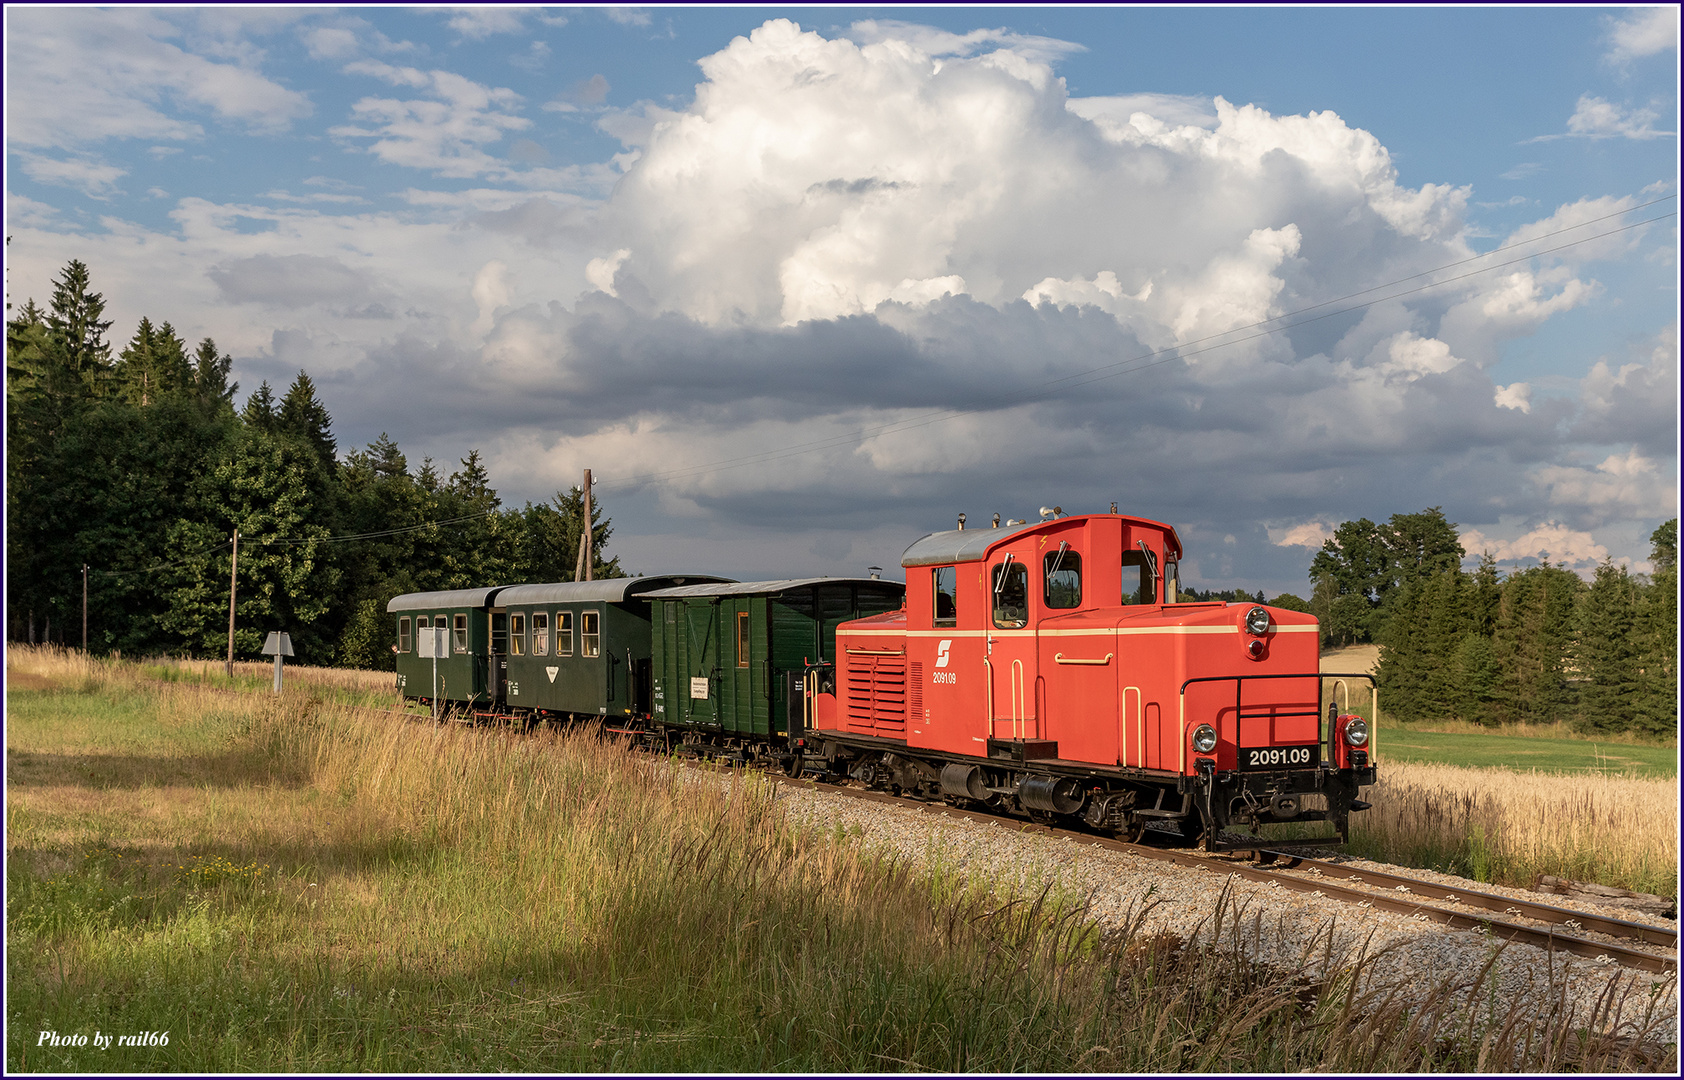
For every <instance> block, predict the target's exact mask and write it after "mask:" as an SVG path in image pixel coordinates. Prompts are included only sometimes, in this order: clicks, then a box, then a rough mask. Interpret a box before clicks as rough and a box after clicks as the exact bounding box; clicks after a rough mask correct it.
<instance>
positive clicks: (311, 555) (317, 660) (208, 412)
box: [6, 261, 624, 668]
mask: <svg viewBox="0 0 1684 1080" xmlns="http://www.w3.org/2000/svg"><path fill="white" fill-rule="evenodd" d="M104 312H105V300H104V297H103V296H102V295H101V294H100V293H98V292H95V291H94V290H93V288H92V286H91V284H90V280H89V272H88V268H87V267H86V266H85V265H83V264H82V263H81V262H77V261H73V262H71V263H69V264H68V265H67V266H66V267H65V268H64V270H63V271H62V272H61V273H60V275H59V276H58V278H57V279H55V281H54V282H53V291H52V296H51V298H50V301H49V303H48V305H47V307H46V308H45V309H43V308H41V307H40V306H38V305H37V304H36V303H35V301H34V300H33V299H31V300H30V301H29V302H28V303H26V304H25V305H24V306H23V307H22V308H21V309H20V310H19V311H18V312H17V314H16V315H15V317H12V318H9V319H8V320H7V322H6V428H7V454H6V511H7V522H8V525H7V531H6V557H7V569H8V573H7V575H6V608H7V615H8V618H7V626H6V635H7V637H8V638H9V639H10V640H14V641H53V642H60V643H64V644H71V645H79V644H80V643H81V640H82V610H83V608H82V603H83V599H82V598H83V580H84V577H83V568H84V566H86V567H87V573H86V588H87V611H88V647H89V649H90V650H92V651H99V652H110V651H113V650H121V651H123V652H126V653H130V654H138V655H156V654H171V655H181V654H185V655H189V656H198V657H218V656H222V655H225V653H226V650H227V642H228V592H229V584H230V575H231V573H232V572H233V566H232V564H233V562H234V561H235V558H236V552H235V548H234V532H235V530H238V531H239V547H238V553H237V559H238V583H237V589H236V594H237V604H236V612H235V616H236V617H235V624H236V631H235V640H234V650H235V655H236V656H237V657H243V658H253V657H256V656H257V655H258V653H259V650H260V649H261V647H262V643H263V641H264V638H265V636H266V635H267V633H268V632H269V631H270V630H286V631H287V632H289V633H290V634H291V635H292V641H293V648H294V649H295V650H296V652H297V655H298V657H299V659H300V660H301V661H303V662H306V663H312V664H328V665H339V666H345V667H364V668H370V667H385V668H390V667H391V666H392V655H391V652H390V645H391V638H392V629H391V627H390V625H388V619H387V616H386V611H385V605H386V602H387V600H389V599H390V598H391V597H393V596H396V595H398V594H400V593H406V592H422V591H432V590H438V589H455V588H470V587H476V586H484V585H490V584H499V583H516V582H527V581H570V580H572V579H573V577H574V573H575V564H576V560H577V556H578V550H579V540H580V537H581V534H582V532H583V525H582V515H583V496H582V493H581V492H580V490H579V489H578V488H572V489H570V490H568V491H562V492H557V493H556V495H555V497H554V498H553V499H551V500H550V501H549V502H547V503H543V504H539V505H533V504H532V503H530V502H528V503H526V504H525V505H524V506H522V507H520V508H518V509H515V508H505V507H504V506H503V505H502V500H501V499H500V498H499V497H498V494H497V491H496V489H495V488H493V487H492V486H491V483H490V477H489V476H488V475H487V472H486V469H485V466H484V464H483V462H481V460H480V455H479V452H478V451H477V450H472V451H470V452H469V453H468V455H467V457H465V458H462V459H461V468H460V469H457V470H455V471H452V472H451V473H450V474H449V475H442V474H441V472H440V471H439V469H438V468H437V467H436V466H435V465H434V463H433V460H432V459H431V458H426V459H424V460H423V461H422V462H421V465H420V467H419V468H414V469H412V468H411V467H410V465H409V462H408V459H407V458H406V457H405V455H404V453H403V452H402V450H401V449H400V448H399V447H398V444H397V443H396V442H394V441H393V440H392V439H390V438H389V437H388V436H386V435H385V434H382V435H381V436H380V438H379V439H378V440H376V441H375V442H373V443H370V444H369V445H368V446H367V447H365V448H363V449H361V450H355V451H351V452H349V453H346V454H344V455H343V456H341V455H340V453H339V448H338V446H337V443H336V440H335V439H334V435H333V423H332V417H331V416H330V415H329V413H328V410H327V408H326V407H325V406H324V405H323V404H322V402H321V400H320V398H319V397H318V396H317V393H316V388H315V385H314V383H313V382H312V381H311V379H310V376H309V375H308V374H307V373H305V372H304V371H300V372H299V373H298V377H297V378H296V379H294V380H293V382H292V385H291V386H290V387H289V388H288V389H287V391H286V393H285V394H284V395H283V396H281V397H280V398H276V396H275V394H274V391H273V390H272V389H271V387H270V386H269V384H268V383H267V382H265V383H263V384H262V385H261V386H259V387H258V389H257V390H256V391H255V392H254V393H252V394H250V395H249V396H248V397H247V399H246V400H245V402H244V404H243V407H242V408H240V409H238V410H236V408H235V405H234V398H235V395H236V393H237V392H238V390H239V385H238V384H237V383H234V382H230V381H229V374H230V371H231V368H232V364H233V361H232V358H231V357H229V356H227V355H225V354H223V353H222V352H221V350H220V349H219V348H218V347H217V345H216V342H215V341H213V340H212V339H210V338H208V337H207V338H205V339H204V340H203V341H201V342H199V344H198V345H197V347H190V346H189V345H188V344H187V342H185V341H183V340H182V339H181V337H180V336H179V334H178V333H177V332H176V331H175V329H174V328H173V327H172V326H171V325H170V323H168V322H160V323H154V322H153V320H152V319H151V318H150V317H147V318H142V319H141V320H140V324H139V325H138V326H137V327H136V329H135V331H134V335H133V336H132V337H131V338H130V339H129V341H128V343H127V345H125V346H124V347H123V348H122V349H121V350H118V351H116V352H115V354H113V345H112V343H111V342H110V340H109V339H108V338H107V336H106V335H107V333H108V331H109V330H110V328H111V321H110V320H108V319H106V318H105V317H104ZM591 522H592V526H591V532H592V545H591V549H592V552H593V576H595V577H615V576H622V575H623V574H624V571H623V570H622V568H621V567H620V564H619V560H618V559H617V558H612V559H604V558H603V556H602V552H603V549H604V548H605V547H606V545H607V543H608V540H609V537H610V535H611V534H612V532H613V528H612V525H611V524H610V522H609V521H608V519H607V518H605V517H604V516H603V515H602V512H601V508H600V505H595V504H593V506H592V516H591Z"/></svg>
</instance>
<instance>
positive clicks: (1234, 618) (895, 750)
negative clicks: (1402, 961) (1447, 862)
mask: <svg viewBox="0 0 1684 1080" xmlns="http://www.w3.org/2000/svg"><path fill="white" fill-rule="evenodd" d="M1044 517H1046V518H1047V519H1046V520H1043V521H1040V522H1035V523H1024V522H1016V523H1008V524H1007V526H1006V527H1003V528H1002V527H998V526H996V527H994V528H982V529H966V528H965V527H964V519H963V518H961V519H960V521H959V528H958V529H956V530H954V531H951V532H939V533H932V534H930V535H928V536H925V537H923V538H922V539H920V540H918V541H917V542H915V543H914V544H913V545H912V546H911V547H909V548H907V549H906V552H905V554H904V555H903V556H902V558H901V565H902V566H904V567H905V568H906V604H905V607H904V608H902V609H901V610H899V611H893V612H889V613H886V614H882V615H875V616H870V617H867V618H862V619H857V620H854V621H851V622H845V623H843V624H842V625H841V626H839V627H838V628H837V631H836V650H835V654H834V657H835V658H834V661H833V664H834V669H833V683H832V678H830V677H827V675H828V673H827V672H825V671H821V670H818V669H815V670H813V671H812V672H810V673H809V674H808V675H807V677H806V679H805V681H804V683H803V684H802V691H801V694H800V696H801V697H802V698H803V699H804V700H803V703H802V704H801V705H797V706H796V707H794V708H792V709H791V710H790V715H791V725H790V728H791V730H790V735H791V740H792V743H793V744H794V745H795V746H797V747H798V748H799V750H800V752H801V756H802V761H801V765H802V766H804V767H805V768H807V769H813V770H816V771H819V772H821V773H825V774H829V775H832V776H837V775H847V776H851V777H853V778H855V779H858V780H862V781H864V782H866V783H867V784H870V785H872V786H876V787H886V788H893V789H897V790H900V791H905V792H912V793H918V794H922V795H924V796H926V797H936V796H940V797H945V798H948V799H951V800H954V801H956V802H961V803H975V804H983V805H987V806H992V807H995V808H997V809H1002V810H1007V811H1012V812H1019V813H1027V814H1028V815H1029V816H1031V817H1033V818H1035V819H1037V820H1043V821H1053V820H1056V819H1058V818H1061V817H1062V818H1066V819H1070V818H1080V819H1081V820H1084V821H1086V822H1087V823H1088V824H1089V825H1090V826H1093V827H1095V828H1099V829H1104V830H1107V831H1114V832H1116V833H1118V834H1119V835H1122V836H1126V837H1134V838H1138V837H1139V836H1140V835H1141V834H1142V833H1143V832H1144V831H1145V830H1146V829H1148V828H1153V829H1155V830H1157V831H1166V830H1167V831H1172V832H1176V833H1179V834H1180V836H1181V837H1182V838H1184V839H1185V840H1189V841H1194V840H1196V841H1198V842H1199V844H1200V846H1202V847H1203V848H1204V849H1205V850H1209V851H1218V850H1238V849H1245V848H1253V847H1256V846H1257V842H1256V840H1253V841H1251V842H1250V843H1247V842H1246V841H1245V840H1244V839H1243V838H1238V837H1234V836H1233V835H1232V834H1230V835H1228V836H1224V835H1223V830H1225V829H1229V828H1230V827H1246V828H1249V829H1250V830H1251V831H1252V832H1253V833H1255V832H1256V831H1257V828H1258V827H1259V826H1262V825H1267V824H1271V823H1281V822H1304V821H1326V822H1331V823H1332V825H1333V828H1334V829H1335V831H1336V832H1337V833H1338V837H1337V839H1336V840H1335V838H1334V837H1330V836H1323V837H1321V838H1320V839H1311V840H1301V841H1298V843H1304V844H1309V843H1329V842H1343V841H1344V840H1345V837H1346V834H1347V830H1348V825H1349V815H1350V813H1351V811H1353V810H1363V809H1366V808H1367V807H1368V805H1369V804H1368V803H1366V802H1363V801H1362V800H1361V799H1359V798H1358V794H1359V789H1360V788H1361V787H1362V786H1363V785H1366V784H1372V783H1373V782H1374V764H1373V757H1372V753H1373V748H1372V733H1371V731H1370V729H1369V726H1368V723H1367V721H1365V720H1363V719H1362V718H1360V717H1358V716H1355V715H1350V714H1341V713H1340V712H1339V711H1338V708H1337V703H1334V702H1330V703H1327V704H1326V712H1325V713H1324V711H1323V709H1324V703H1323V701H1322V690H1323V685H1324V683H1323V679H1324V675H1323V673H1321V672H1320V671H1319V635H1318V633H1317V625H1316V621H1315V619H1314V618H1313V617H1312V616H1309V615H1305V614H1302V613H1299V612H1295V611H1286V610H1282V609H1279V608H1271V607H1266V606H1262V605H1234V604H1226V603H1221V602H1214V603H1212V602H1194V603H1183V602H1180V601H1179V599H1178V596H1177V587H1178V576H1177V568H1176V564H1177V562H1178V560H1179V559H1180V557H1181V543H1180V540H1179V539H1178V538H1177V537H1176V534H1175V530H1174V529H1173V528H1171V527H1170V526H1168V525H1165V524H1162V523H1161V522H1156V521H1148V520H1145V519H1142V518H1135V517H1127V516H1123V515H1118V514H1114V513H1113V514H1088V515H1073V516H1068V517H1061V516H1058V515H1057V513H1056V512H1051V513H1047V512H1044ZM996 520H997V519H996ZM1326 678H1329V679H1332V680H1334V681H1333V682H1332V683H1331V684H1330V685H1332V686H1333V689H1334V696H1335V697H1337V696H1339V694H1338V691H1339V685H1340V683H1342V682H1343V683H1344V684H1345V685H1347V686H1348V685H1349V684H1348V682H1347V680H1352V679H1361V680H1366V681H1368V682H1369V684H1370V685H1372V682H1373V680H1372V678H1371V677H1370V676H1368V675H1366V674H1362V675H1342V676H1326ZM792 696H794V695H792ZM1347 700H1348V699H1347ZM792 704H794V703H793V702H792ZM803 706H804V707H803ZM1324 720H1325V723H1324ZM1291 843H1292V841H1277V840H1274V839H1271V840H1270V841H1269V844H1270V846H1272V847H1273V846H1289V845H1290V844H1291Z"/></svg>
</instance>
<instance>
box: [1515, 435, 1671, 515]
mask: <svg viewBox="0 0 1684 1080" xmlns="http://www.w3.org/2000/svg"><path fill="white" fill-rule="evenodd" d="M1672 472H1673V473H1676V469H1674V470H1672ZM1530 475H1531V480H1532V482H1533V484H1535V485H1536V486H1537V487H1538V488H1540V489H1541V490H1542V491H1543V492H1544V497H1545V499H1546V500H1547V501H1548V503H1549V505H1551V506H1553V507H1557V508H1560V509H1563V510H1571V511H1574V512H1576V513H1577V514H1578V516H1579V517H1580V519H1582V520H1585V521H1589V522H1591V523H1593V524H1601V523H1604V522H1608V521H1612V520H1615V519H1618V518H1663V517H1668V516H1670V515H1672V514H1676V513H1677V512H1678V489H1677V483H1676V479H1677V478H1676V475H1668V474H1665V473H1663V472H1662V470H1661V468H1660V464H1659V463H1658V462H1656V461H1653V460H1651V459H1649V458H1646V457H1643V456H1642V455H1640V454H1639V453H1638V452H1637V451H1636V450H1628V451H1626V452H1625V453H1623V454H1611V455H1609V456H1608V457H1607V458H1606V459H1604V460H1603V461H1602V463H1601V464H1600V465H1597V466H1595V467H1594V468H1590V469H1584V468H1578V467H1575V466H1570V465H1545V466H1541V467H1539V468H1536V469H1533V470H1532V472H1531V474H1530Z"/></svg>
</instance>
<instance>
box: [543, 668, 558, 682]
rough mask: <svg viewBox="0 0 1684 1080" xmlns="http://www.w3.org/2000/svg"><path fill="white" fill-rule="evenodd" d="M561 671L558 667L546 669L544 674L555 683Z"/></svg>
mask: <svg viewBox="0 0 1684 1080" xmlns="http://www.w3.org/2000/svg"><path fill="white" fill-rule="evenodd" d="M560 670H561V669H560V668H558V667H547V668H545V669H544V674H545V675H548V676H549V677H550V681H551V682H555V677H556V672H558V671H560Z"/></svg>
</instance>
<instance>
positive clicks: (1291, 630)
mask: <svg viewBox="0 0 1684 1080" xmlns="http://www.w3.org/2000/svg"><path fill="white" fill-rule="evenodd" d="M1320 629H1321V628H1320V627H1319V626H1316V625H1314V624H1311V625H1309V626H1274V627H1271V628H1270V630H1269V632H1270V633H1272V634H1314V633H1316V632H1318V631H1319V630H1320ZM842 632H843V633H844V634H848V635H850V636H852V637H922V638H968V637H1036V636H1040V637H1110V636H1111V635H1113V634H1127V635H1130V636H1138V635H1152V634H1170V635H1188V634H1238V633H1239V632H1240V628H1239V627H1237V626H1134V627H1129V626H1123V627H1118V626H1096V627H1094V628H1092V629H1089V630H843V631H842Z"/></svg>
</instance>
